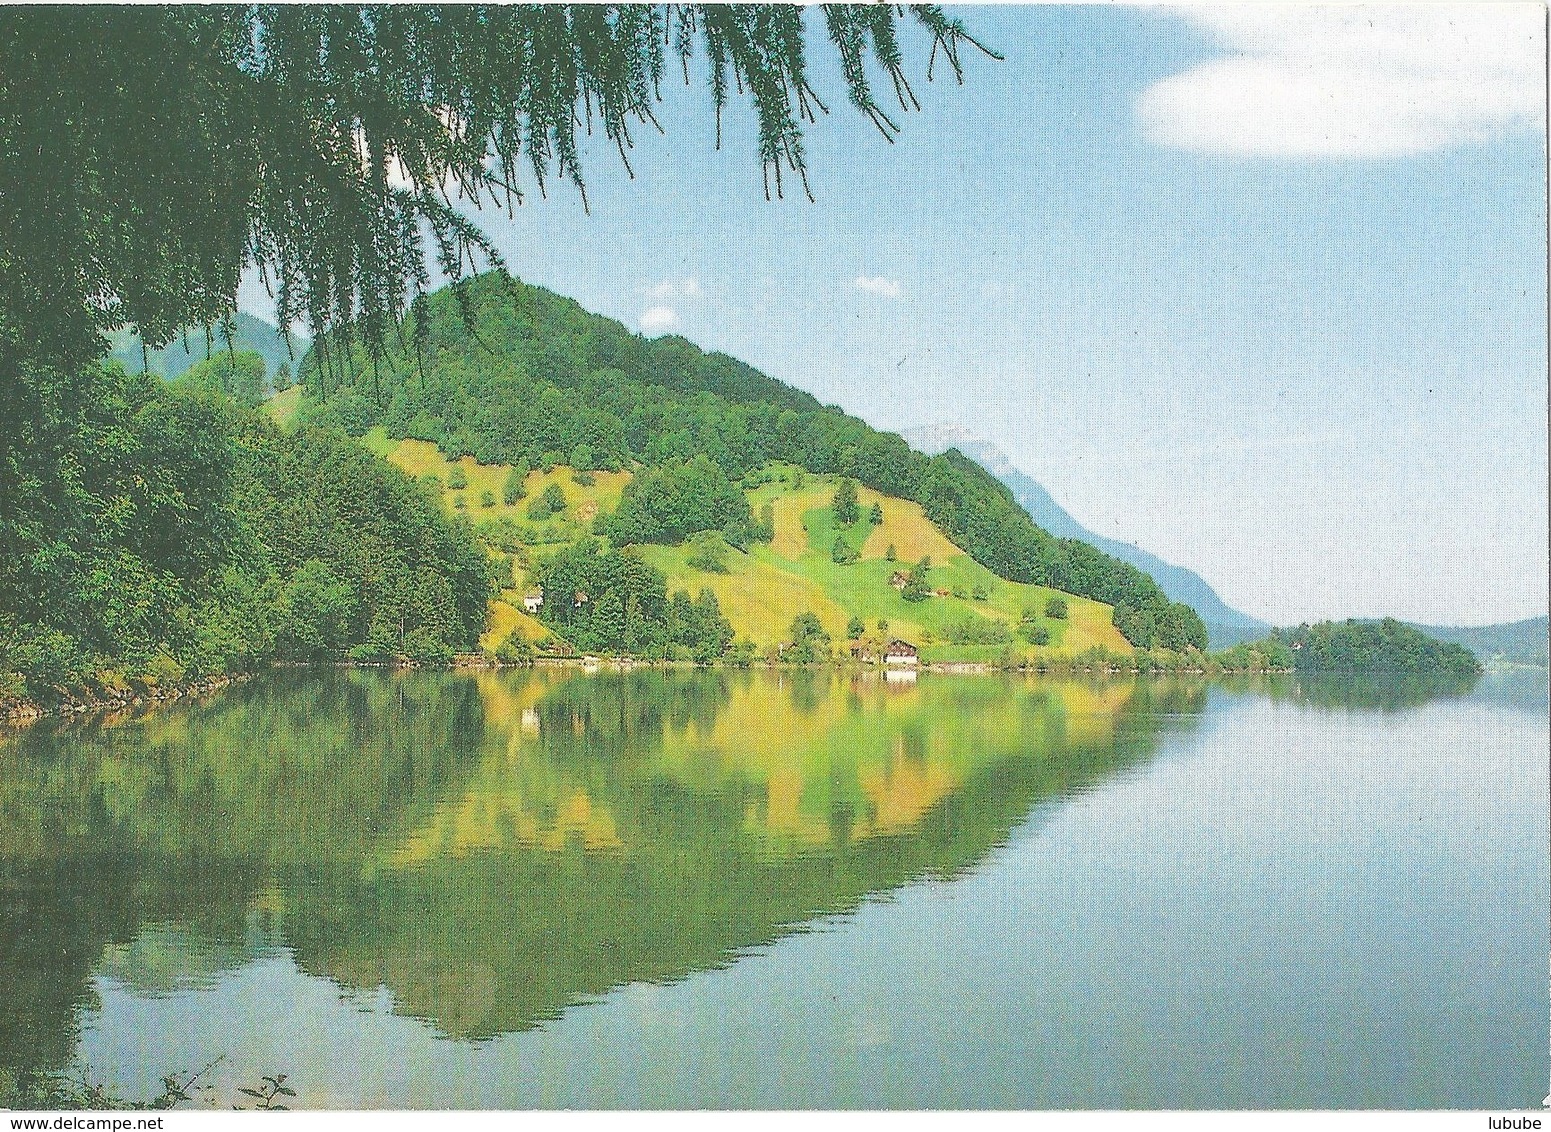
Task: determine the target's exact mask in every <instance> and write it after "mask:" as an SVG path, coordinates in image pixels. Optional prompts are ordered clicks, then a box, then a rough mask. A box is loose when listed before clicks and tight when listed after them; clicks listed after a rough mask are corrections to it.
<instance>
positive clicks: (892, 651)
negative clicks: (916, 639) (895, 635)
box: [883, 639, 921, 668]
mask: <svg viewBox="0 0 1551 1132" xmlns="http://www.w3.org/2000/svg"><path fill="white" fill-rule="evenodd" d="M920 664H921V653H920V651H919V650H918V649H917V648H916V647H915V645H913V644H911V643H910V642H909V641H901V640H897V639H896V640H892V641H890V642H889V643H888V645H887V646H885V647H884V650H883V666H884V667H885V668H918V667H920Z"/></svg>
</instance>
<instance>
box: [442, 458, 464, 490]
mask: <svg viewBox="0 0 1551 1132" xmlns="http://www.w3.org/2000/svg"><path fill="white" fill-rule="evenodd" d="M468 485H469V477H468V473H467V472H465V471H464V470H463V466H462V465H461V464H454V465H453V466H452V469H451V470H450V471H448V473H447V486H448V487H449V488H451V489H452V490H453V491H462V490H463V489H464V488H466V487H468Z"/></svg>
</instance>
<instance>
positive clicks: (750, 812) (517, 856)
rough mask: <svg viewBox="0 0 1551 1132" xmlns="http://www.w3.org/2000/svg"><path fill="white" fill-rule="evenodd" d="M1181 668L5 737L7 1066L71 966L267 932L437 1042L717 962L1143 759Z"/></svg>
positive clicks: (65, 989) (56, 1042)
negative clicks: (1170, 673) (432, 1033)
mask: <svg viewBox="0 0 1551 1132" xmlns="http://www.w3.org/2000/svg"><path fill="white" fill-rule="evenodd" d="M1202 696H1203V691H1202V689H1201V688H1200V687H1199V686H1196V687H1190V686H1187V685H1170V684H1155V683H1143V684H1136V683H1113V684H1105V683H1079V682H1032V681H1030V682H1023V681H1011V680H1000V679H986V680H977V679H948V680H923V681H920V682H919V683H915V684H908V685H902V684H894V683H889V682H885V681H883V680H880V679H878V678H877V677H876V676H872V675H859V676H850V675H837V674H833V673H813V672H797V673H780V674H774V675H771V674H746V673H745V674H734V673H723V672H711V673H664V672H655V671H654V672H644V673H634V674H621V675H604V676H595V677H587V676H581V675H578V674H576V673H574V672H571V671H536V672H522V673H492V672H482V673H479V674H477V675H472V676H471V675H455V674H431V673H414V674H398V675H385V674H378V673H367V672H348V673H334V672H318V673H305V674H290V675H277V676H275V677H273V678H270V679H266V680H264V681H260V682H255V683H253V684H251V685H248V686H245V687H241V688H238V689H234V690H232V691H230V692H228V693H227V694H225V695H222V696H220V697H217V698H215V699H213V700H211V701H209V702H207V703H203V704H199V705H190V706H186V707H182V708H177V709H173V710H169V711H164V712H159V713H155V714H151V715H148V716H145V717H144V718H141V719H137V720H129V721H119V722H116V723H112V724H96V723H82V724H75V725H70V724H63V723H47V724H44V725H41V726H39V727H35V728H32V729H29V730H27V731H23V732H20V733H18V734H17V735H15V736H14V737H12V738H11V739H10V740H9V742H8V743H7V746H6V753H7V759H8V761H7V769H6V774H5V776H4V778H3V780H0V883H3V885H4V890H5V893H6V896H7V900H6V908H7V909H8V912H7V913H6V922H5V923H4V925H3V930H4V932H5V940H6V947H5V950H4V952H3V953H0V954H3V958H0V970H3V976H4V979H5V983H6V985H7V987H8V989H9V991H10V993H7V994H5V995H4V996H3V998H4V1001H5V1002H6V1003H7V1004H8V1005H7V1006H5V1007H0V1010H4V1011H5V1012H6V1018H5V1021H6V1023H7V1024H6V1025H5V1027H4V1030H5V1033H6V1034H8V1035H9V1038H0V1060H3V1061H4V1063H5V1064H11V1065H28V1064H33V1065H51V1064H52V1065H59V1064H62V1063H63V1062H65V1061H67V1060H68V1058H69V1056H70V1052H71V1049H72V1047H73V1044H74V1034H75V1031H76V1025H77V1022H78V1014H79V1011H80V1009H82V1008H85V1007H90V1006H91V1005H92V1002H93V995H94V991H93V985H94V984H93V979H94V978H96V979H105V980H110V981H111V982H112V983H114V984H117V985H123V986H126V987H130V988H133V989H134V990H135V991H136V992H138V993H142V994H148V995H156V994H168V993H175V992H182V991H197V990H198V989H200V988H202V987H208V986H209V985H210V983H211V980H212V979H213V978H214V977H216V976H217V975H219V973H220V972H222V971H226V970H231V969H235V968H237V967H239V966H241V965H242V964H244V963H247V962H250V961H253V960H254V959H256V958H259V957H261V956H264V955H268V954H273V953H274V952H275V949H276V948H277V947H281V946H283V947H286V948H289V949H290V950H291V951H292V952H293V953H294V956H295V960H296V962H297V964H298V966H299V967H300V968H301V969H302V970H304V971H307V972H309V973H312V974H315V975H320V976H324V977H326V978H328V979H330V980H333V981H334V982H336V983H338V984H339V985H340V986H341V987H343V988H347V989H351V990H356V991H362V992H369V991H371V990H373V989H374V988H377V987H379V986H381V987H386V988H388V989H389V990H390V991H391V993H392V995H393V1001H394V1003H395V1004H396V1009H397V1010H399V1011H400V1012H403V1013H408V1014H411V1015H413V1016H416V1017H421V1018H425V1019H427V1020H429V1021H431V1022H432V1023H433V1024H435V1025H436V1026H437V1028H438V1029H440V1030H441V1031H442V1032H444V1033H446V1034H449V1035H453V1036H461V1037H480V1036H488V1035H491V1034H495V1033H500V1032H504V1031H511V1030H521V1029H524V1028H527V1027H530V1026H532V1025H534V1024H535V1023H537V1022H539V1021H541V1020H542V1019H544V1018H549V1017H553V1016H554V1015H555V1014H556V1013H558V1012H559V1011H560V1010H562V1009H564V1007H565V1006H566V1005H567V1004H568V1003H571V1002H576V1001H581V1000H584V999H587V998H591V997H595V996H597V995H600V994H603V993H605V992H606V991H608V990H609V989H610V988H611V987H614V986H617V985H620V984H621V983H624V982H629V981H635V980H643V979H644V980H649V981H662V980H672V979H676V978H680V977H682V976H683V975H685V974H687V973H689V972H691V971H694V970H697V969H703V968H708V967H715V966H719V965H722V964H725V963H726V962H728V961H730V960H731V959H733V958H735V957H736V956H737V955H739V954H741V953H743V952H745V951H746V950H748V949H749V948H751V947H757V946H759V945H761V944H763V943H766V942H768V941H769V940H771V939H772V938H775V937H776V936H778V935H779V934H781V933H783V932H786V931H789V930H792V929H794V928H796V927H799V926H800V925H802V924H803V923H804V922H806V921H808V920H810V919H812V918H813V917H815V916H821V915H825V914H829V913H835V912H842V911H845V910H847V909H849V908H853V907H855V906H856V904H857V902H858V901H860V900H862V899H863V898H865V897H866V896H867V895H868V894H869V893H873V892H880V891H886V890H888V889H890V888H892V887H896V886H898V885H900V884H902V883H906V882H907V881H908V880H910V879H911V878H913V877H918V876H923V875H941V876H948V875H953V874H955V873H957V872H959V871H962V870H963V869H965V868H968V867H971V866H973V865H974V864H975V862H976V861H977V860H979V859H981V858H982V857H983V856H984V855H985V853H986V852H987V851H988V850H989V849H990V848H991V847H992V846H994V845H995V844H997V843H998V842H999V841H1000V840H1001V839H1003V838H1004V837H1005V836H1006V833H1007V831H1008V830H1009V829H1010V828H1011V827H1012V826H1013V825H1014V824H1016V823H1017V822H1018V821H1019V820H1020V819H1021V818H1022V817H1023V816H1024V815H1025V814H1026V813H1027V812H1028V810H1029V808H1030V807H1031V806H1032V805H1034V804H1035V803H1037V802H1038V801H1039V800H1041V799H1044V798H1050V797H1056V796H1060V795H1062V794H1065V793H1068V792H1070V791H1073V790H1077V789H1080V788H1081V787H1082V786H1083V784H1084V783H1086V782H1088V781H1091V780H1093V779H1095V778H1098V777H1102V776H1104V775H1107V774H1110V773H1113V772H1114V771H1115V770H1117V769H1119V768H1121V767H1123V766H1124V765H1126V764H1127V763H1128V762H1131V761H1134V760H1135V759H1137V758H1141V757H1145V755H1146V753H1147V751H1148V750H1149V749H1150V746H1151V742H1152V740H1151V738H1150V734H1151V732H1152V731H1154V730H1155V729H1156V724H1155V723H1154V722H1151V721H1153V720H1154V719H1155V718H1156V715H1155V713H1156V712H1157V709H1158V708H1159V707H1164V708H1167V709H1168V710H1167V712H1166V713H1165V714H1169V713H1173V712H1175V711H1186V712H1189V711H1193V710H1198V709H1199V704H1200V702H1201V698H1202Z"/></svg>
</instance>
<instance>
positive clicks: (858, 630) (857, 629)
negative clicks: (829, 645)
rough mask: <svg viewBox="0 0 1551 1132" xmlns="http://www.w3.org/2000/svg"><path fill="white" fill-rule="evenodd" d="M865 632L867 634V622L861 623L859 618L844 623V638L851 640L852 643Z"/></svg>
mask: <svg viewBox="0 0 1551 1132" xmlns="http://www.w3.org/2000/svg"><path fill="white" fill-rule="evenodd" d="M865 632H867V622H865V621H863V620H862V619H861V618H860V617H853V618H851V620H849V621H847V622H846V636H847V637H849V638H851V639H852V640H853V641H854V640H856V639H857V638H858V637H860V636H861V635H862V634H863V633H865Z"/></svg>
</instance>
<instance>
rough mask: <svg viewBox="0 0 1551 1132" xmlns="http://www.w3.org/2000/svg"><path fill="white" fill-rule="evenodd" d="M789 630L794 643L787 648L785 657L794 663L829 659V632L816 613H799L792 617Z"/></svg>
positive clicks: (812, 662) (811, 662) (810, 662)
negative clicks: (825, 629)
mask: <svg viewBox="0 0 1551 1132" xmlns="http://www.w3.org/2000/svg"><path fill="white" fill-rule="evenodd" d="M788 631H789V632H790V634H791V638H792V645H791V648H789V649H787V650H786V653H785V656H784V659H786V660H789V661H791V662H792V663H794V664H814V663H818V662H822V661H826V660H828V659H829V634H828V633H826V632H825V631H824V625H823V623H822V622H821V621H820V620H819V619H818V617H817V616H816V615H815V614H813V613H811V612H808V611H804V612H802V613H799V614H798V615H797V616H796V617H794V618H792V624H791V628H790V629H789V630H788Z"/></svg>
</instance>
